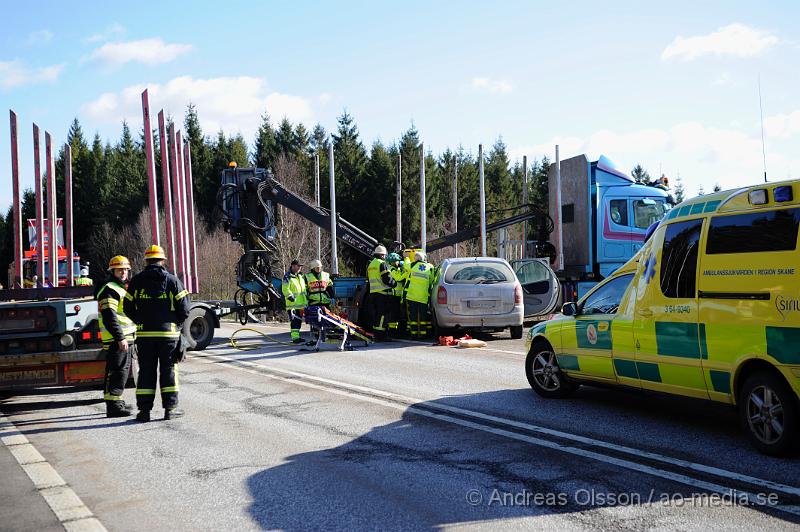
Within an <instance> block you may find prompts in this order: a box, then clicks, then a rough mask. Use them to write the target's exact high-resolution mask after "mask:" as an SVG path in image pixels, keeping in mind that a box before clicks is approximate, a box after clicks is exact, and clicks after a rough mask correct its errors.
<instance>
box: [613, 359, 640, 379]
mask: <svg viewBox="0 0 800 532" xmlns="http://www.w3.org/2000/svg"><path fill="white" fill-rule="evenodd" d="M614 369H616V370H617V375H619V376H620V377H628V378H629V379H638V378H639V373H638V372H637V371H636V363H635V362H634V361H633V360H622V359H619V358H615V359H614Z"/></svg>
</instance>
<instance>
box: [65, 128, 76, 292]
mask: <svg viewBox="0 0 800 532" xmlns="http://www.w3.org/2000/svg"><path fill="white" fill-rule="evenodd" d="M64 192H65V197H64V244H65V245H66V248H67V286H74V285H75V241H74V240H73V238H72V237H73V234H72V146H70V145H69V144H64Z"/></svg>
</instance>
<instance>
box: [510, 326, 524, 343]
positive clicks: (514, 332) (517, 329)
mask: <svg viewBox="0 0 800 532" xmlns="http://www.w3.org/2000/svg"><path fill="white" fill-rule="evenodd" d="M511 338H512V339H514V340H519V339H520V338H522V325H512V326H511Z"/></svg>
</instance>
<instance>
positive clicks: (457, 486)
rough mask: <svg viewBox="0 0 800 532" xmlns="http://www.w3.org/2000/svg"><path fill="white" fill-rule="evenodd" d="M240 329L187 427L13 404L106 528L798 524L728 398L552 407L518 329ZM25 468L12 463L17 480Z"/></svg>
mask: <svg viewBox="0 0 800 532" xmlns="http://www.w3.org/2000/svg"><path fill="white" fill-rule="evenodd" d="M233 330H234V328H233V327H231V326H226V327H224V328H223V329H221V330H220V331H218V333H217V342H216V343H215V344H214V345H212V346H211V347H210V348H209V349H207V350H206V351H204V352H202V353H197V354H195V355H194V356H192V357H190V359H189V360H188V361H187V362H185V363H183V364H182V365H181V367H180V384H181V399H180V400H181V406H182V407H183V408H185V410H186V411H187V416H186V417H185V418H182V419H180V420H172V421H162V420H158V421H153V422H150V423H145V424H140V423H136V422H134V421H132V420H129V419H123V420H119V419H107V418H106V417H105V416H104V405H103V404H102V402H101V401H100V396H101V394H100V393H99V392H97V391H74V390H56V391H53V390H51V391H40V392H36V393H28V394H24V395H18V396H15V397H11V398H7V399H5V400H3V401H2V402H0V412H2V413H3V414H5V416H6V419H7V421H8V422H10V423H13V425H14V427H15V428H16V430H17V431H19V432H21V433H22V434H24V435H25V436H26V437H27V439H28V440H29V441H30V443H32V444H33V446H34V447H35V448H36V449H37V450H38V451H39V453H41V456H42V457H43V458H44V459H46V460H47V461H48V462H49V463H50V464H51V465H52V466H53V468H55V470H56V471H57V472H58V474H59V475H60V476H61V477H63V479H64V481H65V482H66V483H67V484H68V485H69V487H71V488H72V489H73V490H74V492H75V494H77V496H78V497H80V499H81V500H82V501H83V503H85V505H86V507H88V509H89V510H90V511H91V512H92V513H93V514H94V515H95V516H96V517H97V518H98V519H99V521H100V522H101V523H102V524H103V525H105V527H106V528H107V529H108V530H161V529H167V528H170V529H175V530H257V529H284V530H306V529H346V530H354V529H355V530H364V529H381V530H407V529H414V530H417V529H422V530H424V529H435V528H449V527H459V528H479V529H491V530H498V529H517V528H525V529H543V528H556V529H559V530H560V529H567V530H573V529H574V530H579V529H620V530H629V529H630V530H643V529H683V530H686V529H697V530H738V529H741V530H753V529H766V528H770V529H795V530H796V529H797V528H798V524H800V459H798V458H793V459H776V458H769V457H765V456H762V455H759V454H758V453H757V452H755V451H754V450H753V449H752V448H751V447H750V445H749V443H748V442H747V440H746V438H745V437H744V435H743V434H742V433H741V432H740V431H739V428H738V425H737V420H736V415H735V413H734V412H733V411H732V410H729V409H727V408H725V407H722V406H716V405H712V404H706V403H702V402H695V401H688V400H682V399H673V398H665V397H661V396H656V395H648V394H644V393H641V392H631V391H622V390H612V389H599V388H587V387H584V388H581V389H580V390H579V391H578V392H577V393H576V394H575V395H574V396H573V397H571V398H570V399H565V400H545V399H541V398H539V397H538V396H536V395H535V394H534V393H533V392H532V391H531V390H530V388H529V387H528V384H527V382H526V380H525V375H524V368H523V359H524V353H523V351H524V345H523V342H522V341H521V340H520V341H515V340H509V339H503V338H507V336H502V335H497V336H496V337H495V338H494V339H491V341H490V342H489V348H487V349H475V350H468V349H456V348H445V347H433V346H425V345H420V344H418V343H409V342H393V343H390V344H380V345H377V346H370V347H368V348H359V349H357V350H355V351H345V352H338V351H336V350H335V349H332V348H331V349H327V350H324V351H321V352H319V353H317V352H312V351H300V350H297V349H294V348H291V347H286V346H282V345H278V344H274V343H264V342H263V339H262V338H261V337H260V336H257V335H255V334H253V333H249V332H248V333H246V334H244V335H242V336H239V337H237V338H242V340H241V341H240V344H244V345H245V346H251V347H255V349H253V350H247V351H242V350H235V349H232V348H231V347H230V346H229V345H227V342H226V339H227V338H228V337H229V336H230V334H231V333H232V332H233ZM260 330H262V331H264V332H267V333H269V334H273V333H277V332H280V334H276V336H277V338H279V339H283V340H286V339H288V334H286V333H285V332H283V330H282V329H277V330H276V329H268V328H262V329H260ZM248 338H251V339H248ZM126 394H127V398H128V400H129V401H132V400H133V399H134V397H133V392H132V391H130V390H129V391H127V392H126ZM154 413H155V414H159V413H160V412H159V411H158V410H154ZM10 427H11V426H10V425H8V424H6V425H5V427H3V426H0V436H2V435H3V434H4V432H3V431H4V430H5V431H6V432H5V433H6V434H9V431H10V430H12V429H11V428H10ZM0 452H4V451H3V450H2V449H0ZM0 458H2V456H0ZM19 467H20V466H19V465H17V464H16V463H14V462H13V461H11V460H2V459H0V477H1V478H10V477H9V476H8V475H7V474H6V473H10V472H13V471H14V468H19ZM19 471H20V470H19V469H17V470H16V475H17V476H16V477H15V479H16V480H15V481H14V482H15V485H17V486H19V489H16V490H15V493H20V494H22V493H23V492H22V491H21V490H26V489H27V490H28V491H27V492H25V493H28V492H30V491H31V487H32V486H26V485H25V483H24V481H25V478H24V477H22V479H21V480H20V476H19ZM0 484H2V481H0ZM34 491H35V490H34ZM2 494H3V491H1V490H0V495H2ZM20 496H21V495H20ZM30 496H33V495H30ZM13 500H14V499H13V498H6V497H3V498H0V518H3V519H2V521H0V529H3V530H5V529H18V530H24V529H31V530H33V529H42V528H43V527H44V525H43V524H42V522H41V521H42V520H43V519H44V517H45V516H43V515H41V514H42V513H43V512H44V513H45V514H46V513H47V511H48V508H47V506H46V505H44V506H42V505H41V504H39V505H34V504H32V505H31V507H30V508H31V509H30V512H31V513H34V514H36V516H35V517H36V520H34V519H33V518H31V527H30V528H28V527H27V526H25V522H24V521H23V522H20V519H22V518H21V517H20V516H19V511H18V508H11V506H15V507H16V506H18V505H15V504H14V503H13V502H12V501H13ZM6 516H8V517H9V518H8V519H5V517H6ZM48 517H50V518H52V517H53V516H52V515H49V514H48ZM12 524H13V525H16V528H14V527H12V526H11V525H12Z"/></svg>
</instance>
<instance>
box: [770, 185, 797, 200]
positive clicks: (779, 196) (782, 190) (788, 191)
mask: <svg viewBox="0 0 800 532" xmlns="http://www.w3.org/2000/svg"><path fill="white" fill-rule="evenodd" d="M772 195H773V196H775V201H776V202H778V203H782V202H784V201H792V199H793V198H792V187H790V186H783V187H775V190H773V191H772Z"/></svg>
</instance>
